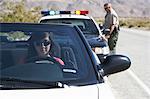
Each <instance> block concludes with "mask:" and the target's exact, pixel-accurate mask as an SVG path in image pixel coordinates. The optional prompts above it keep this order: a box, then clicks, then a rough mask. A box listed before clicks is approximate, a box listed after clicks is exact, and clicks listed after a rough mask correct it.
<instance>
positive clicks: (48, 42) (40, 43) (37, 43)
mask: <svg viewBox="0 0 150 99" xmlns="http://www.w3.org/2000/svg"><path fill="white" fill-rule="evenodd" d="M34 44H35V45H36V46H43V45H44V46H48V45H51V41H46V40H44V41H36V42H34Z"/></svg>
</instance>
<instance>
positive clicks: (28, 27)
mask: <svg viewBox="0 0 150 99" xmlns="http://www.w3.org/2000/svg"><path fill="white" fill-rule="evenodd" d="M0 27H1V29H0V32H11V31H22V30H23V32H31V31H32V32H39V31H43V32H46V31H56V30H58V29H59V31H66V30H72V29H74V27H76V26H73V25H68V24H42V23H0ZM49 27H52V28H49Z"/></svg>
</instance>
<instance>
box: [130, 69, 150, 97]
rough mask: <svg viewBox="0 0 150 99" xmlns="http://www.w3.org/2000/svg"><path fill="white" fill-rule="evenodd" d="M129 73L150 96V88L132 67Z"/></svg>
mask: <svg viewBox="0 0 150 99" xmlns="http://www.w3.org/2000/svg"><path fill="white" fill-rule="evenodd" d="M128 73H129V74H130V75H131V76H132V77H133V78H134V80H135V81H136V82H137V83H138V84H139V85H140V86H141V87H142V88H143V89H144V91H145V92H146V93H147V94H148V95H149V97H150V89H149V88H148V87H147V86H146V85H145V84H144V83H143V82H142V81H141V80H140V79H139V78H138V77H137V76H136V75H135V74H134V73H133V72H132V71H131V70H130V69H128Z"/></svg>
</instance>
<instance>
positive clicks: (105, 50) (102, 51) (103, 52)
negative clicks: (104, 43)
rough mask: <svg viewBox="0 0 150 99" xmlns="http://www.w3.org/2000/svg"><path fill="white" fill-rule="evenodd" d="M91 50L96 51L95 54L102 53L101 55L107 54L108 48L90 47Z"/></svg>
mask: <svg viewBox="0 0 150 99" xmlns="http://www.w3.org/2000/svg"><path fill="white" fill-rule="evenodd" d="M92 50H93V51H94V52H95V53H96V54H103V55H108V54H109V48H108V47H102V48H101V47H95V48H92Z"/></svg>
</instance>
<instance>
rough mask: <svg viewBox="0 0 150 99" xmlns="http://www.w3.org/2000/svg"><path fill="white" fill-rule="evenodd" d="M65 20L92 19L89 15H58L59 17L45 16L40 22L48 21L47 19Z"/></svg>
mask: <svg viewBox="0 0 150 99" xmlns="http://www.w3.org/2000/svg"><path fill="white" fill-rule="evenodd" d="M63 18H68V19H70V18H73V19H91V17H89V16H87V15H76V14H61V15H60V14H58V15H48V16H43V17H42V18H41V19H40V20H46V19H63Z"/></svg>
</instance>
